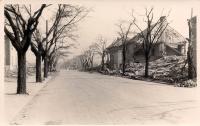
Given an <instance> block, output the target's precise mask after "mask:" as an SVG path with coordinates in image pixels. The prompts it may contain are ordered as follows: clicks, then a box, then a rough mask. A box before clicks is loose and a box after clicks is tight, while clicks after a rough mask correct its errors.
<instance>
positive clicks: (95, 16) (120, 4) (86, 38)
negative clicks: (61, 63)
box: [33, 0, 200, 57]
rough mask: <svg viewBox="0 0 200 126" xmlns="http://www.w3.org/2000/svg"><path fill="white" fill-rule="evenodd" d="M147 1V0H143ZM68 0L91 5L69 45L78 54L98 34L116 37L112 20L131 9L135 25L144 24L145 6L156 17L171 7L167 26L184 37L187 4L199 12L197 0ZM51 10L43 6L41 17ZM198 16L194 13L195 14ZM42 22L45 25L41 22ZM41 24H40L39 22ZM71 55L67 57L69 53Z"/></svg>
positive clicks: (126, 16)
mask: <svg viewBox="0 0 200 126" xmlns="http://www.w3.org/2000/svg"><path fill="white" fill-rule="evenodd" d="M147 1H150V2H147ZM68 3H71V4H74V5H82V6H85V7H86V8H91V9H92V11H91V12H90V13H89V15H88V17H87V18H85V19H84V20H83V21H82V22H81V23H80V24H79V27H78V28H79V29H78V31H77V34H78V35H79V38H78V39H77V45H79V46H77V49H72V50H71V51H72V53H73V55H78V54H80V53H81V52H82V51H83V50H85V49H86V48H87V47H88V46H89V45H90V44H91V43H92V42H94V41H95V39H96V38H97V37H98V36H99V35H102V36H104V37H105V38H107V39H108V43H109V44H110V43H112V42H113V40H114V39H116V37H117V30H118V27H117V26H116V24H117V23H118V22H119V20H127V19H130V15H131V11H132V10H134V15H135V17H136V18H137V22H138V25H139V26H141V27H142V28H145V27H144V26H145V24H144V22H143V18H144V17H143V16H142V15H143V14H144V12H145V8H151V7H153V8H154V15H155V19H158V18H159V16H160V15H161V13H162V10H164V11H163V15H165V14H168V12H169V11H171V13H170V15H169V17H168V19H167V20H168V21H169V22H170V26H172V27H173V28H174V29H176V30H177V31H178V32H179V33H181V34H182V35H183V36H184V37H187V35H188V26H187V19H188V18H190V16H191V8H193V15H197V14H198V13H199V12H200V9H198V7H199V5H200V4H199V2H197V1H192V2H188V1H186V0H185V1H184V0H182V1H180V0H175V1H174V2H173V1H169V0H163V1H162V2H159V1H158V0H157V1H152V0H145V1H144V0H142V1H141V2H138V1H135V0H132V1H131V0H117V1H112V0H108V1H105V0H103V1H95V0H93V1H92V0H86V1H77V0H76V1H68ZM33 6H34V5H33ZM51 12H52V10H51V9H47V10H46V12H45V13H44V15H43V17H42V18H43V19H42V20H45V19H44V18H46V16H45V15H46V14H51ZM197 16H198V15H197ZM42 26H45V25H44V24H42ZM40 27H41V26H40ZM73 55H71V56H70V57H72V56H73Z"/></svg>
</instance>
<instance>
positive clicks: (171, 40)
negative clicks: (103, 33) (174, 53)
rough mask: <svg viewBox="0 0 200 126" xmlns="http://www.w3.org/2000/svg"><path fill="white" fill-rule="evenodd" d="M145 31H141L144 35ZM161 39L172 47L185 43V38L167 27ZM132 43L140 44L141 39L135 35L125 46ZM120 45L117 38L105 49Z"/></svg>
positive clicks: (120, 41)
mask: <svg viewBox="0 0 200 126" xmlns="http://www.w3.org/2000/svg"><path fill="white" fill-rule="evenodd" d="M145 31H146V29H145V30H143V32H144V33H145ZM162 37H164V42H166V43H168V45H173V44H176V45H181V44H184V43H185V42H187V40H186V38H185V37H183V36H182V35H181V34H180V33H179V32H177V31H176V30H175V29H174V28H172V27H171V26H169V25H168V26H167V27H166V29H165V31H164V32H163V34H162ZM162 37H161V38H162ZM133 42H137V43H141V42H142V38H141V37H139V34H137V35H135V36H134V37H133V38H132V39H129V40H128V41H127V44H129V43H133ZM121 45H122V40H121V39H120V38H117V39H116V40H115V41H114V42H113V43H112V44H111V45H110V46H108V48H107V49H110V48H114V47H119V46H121Z"/></svg>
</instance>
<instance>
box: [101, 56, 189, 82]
mask: <svg viewBox="0 0 200 126" xmlns="http://www.w3.org/2000/svg"><path fill="white" fill-rule="evenodd" d="M144 71H145V63H131V64H129V65H128V66H127V68H126V73H125V76H127V77H128V78H131V79H144ZM101 73H103V74H109V75H118V74H120V71H119V70H110V69H108V68H106V70H105V71H101ZM187 73H188V72H187V63H186V56H175V55H173V56H164V57H162V58H160V59H157V60H154V61H151V62H149V77H150V78H151V79H153V80H159V81H163V82H167V83H182V82H184V81H186V80H187Z"/></svg>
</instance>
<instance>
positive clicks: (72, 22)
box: [42, 4, 89, 78]
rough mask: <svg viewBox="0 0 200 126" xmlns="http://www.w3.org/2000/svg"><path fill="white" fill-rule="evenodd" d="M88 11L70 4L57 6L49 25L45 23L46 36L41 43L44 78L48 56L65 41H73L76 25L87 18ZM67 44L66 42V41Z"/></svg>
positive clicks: (47, 69) (47, 68) (47, 66)
mask: <svg viewBox="0 0 200 126" xmlns="http://www.w3.org/2000/svg"><path fill="white" fill-rule="evenodd" d="M88 12H89V10H87V9H86V8H84V7H79V6H73V5H70V4H59V5H58V9H57V12H56V14H55V16H54V17H53V21H52V23H51V24H50V27H49V22H48V21H47V23H46V25H47V28H46V36H43V37H42V38H43V39H42V43H43V48H44V53H43V54H44V55H43V59H44V77H45V78H46V77H47V76H48V71H49V66H50V65H51V64H49V60H50V58H51V56H50V54H52V53H54V52H55V50H57V49H56V48H57V45H58V44H59V43H61V42H63V40H64V41H66V39H71V40H75V38H76V35H74V34H73V32H74V31H76V26H77V24H78V23H79V22H80V21H81V20H82V19H83V18H85V17H86V16H87V14H88ZM66 42H67V41H66Z"/></svg>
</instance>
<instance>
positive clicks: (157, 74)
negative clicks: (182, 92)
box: [149, 56, 187, 83]
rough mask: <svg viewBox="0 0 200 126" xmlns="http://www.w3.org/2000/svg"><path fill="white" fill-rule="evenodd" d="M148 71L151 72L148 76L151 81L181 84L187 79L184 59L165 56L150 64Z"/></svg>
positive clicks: (182, 57)
mask: <svg viewBox="0 0 200 126" xmlns="http://www.w3.org/2000/svg"><path fill="white" fill-rule="evenodd" d="M150 64H151V65H150V67H149V69H151V70H153V72H152V74H149V75H150V76H151V77H152V78H153V79H156V80H162V81H166V82H170V83H176V82H182V81H184V80H185V79H187V65H186V57H184V56H165V57H163V58H161V59H158V60H156V61H153V62H151V63H150Z"/></svg>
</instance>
